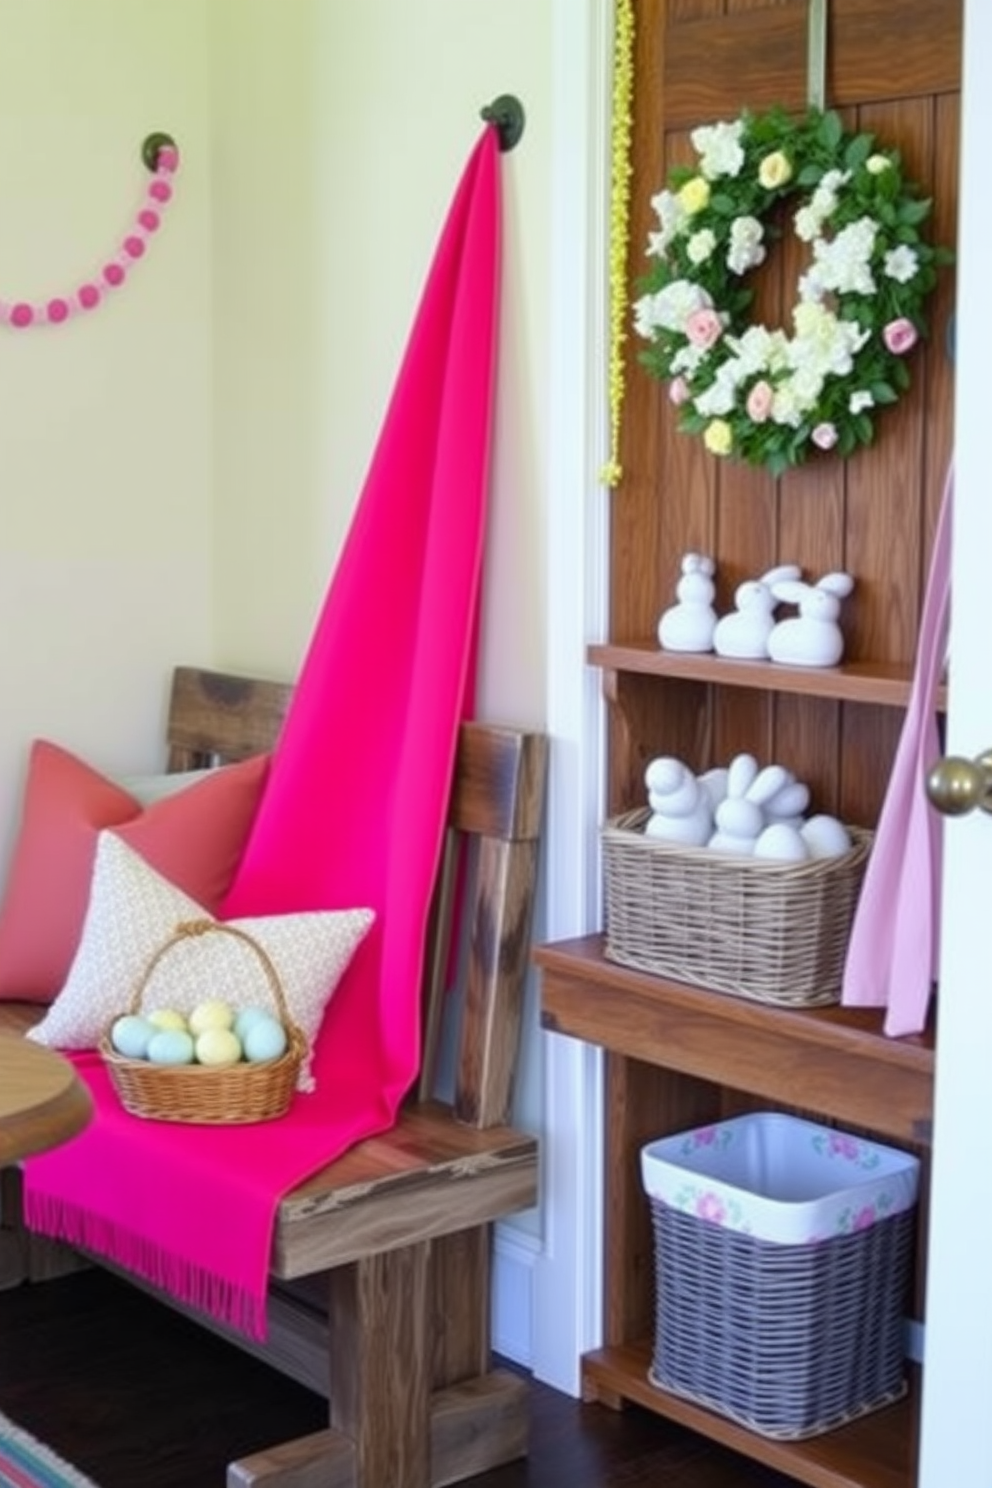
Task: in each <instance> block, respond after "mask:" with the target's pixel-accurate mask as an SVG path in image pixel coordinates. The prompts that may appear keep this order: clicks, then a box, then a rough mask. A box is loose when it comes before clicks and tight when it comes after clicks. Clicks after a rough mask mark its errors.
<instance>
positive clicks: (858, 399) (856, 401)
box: [847, 388, 875, 413]
mask: <svg viewBox="0 0 992 1488" xmlns="http://www.w3.org/2000/svg"><path fill="white" fill-rule="evenodd" d="M874 406H875V399H874V398H873V397H872V395H871V393H870V392H869V391H868V389H867V388H859V389H858V391H857V392H854V393H852V394H851V396H850V398H849V399H848V403H847V407H848V411H849V412H850V413H864V411H865V409H866V408H874Z"/></svg>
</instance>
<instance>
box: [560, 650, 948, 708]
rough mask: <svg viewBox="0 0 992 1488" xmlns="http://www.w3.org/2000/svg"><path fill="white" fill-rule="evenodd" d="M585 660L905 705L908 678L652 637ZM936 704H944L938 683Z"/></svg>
mask: <svg viewBox="0 0 992 1488" xmlns="http://www.w3.org/2000/svg"><path fill="white" fill-rule="evenodd" d="M587 660H588V661H589V663H590V664H591V665H592V666H596V667H599V668H601V669H602V670H603V671H608V672H610V671H612V672H634V673H639V674H641V675H643V676H647V677H676V678H681V679H682V680H683V681H689V682H709V683H717V684H719V685H720V686H723V687H749V688H753V689H755V690H757V691H761V692H786V693H794V694H796V695H799V696H803V697H822V698H831V699H833V700H834V701H835V702H847V703H874V704H878V705H881V706H883V707H889V708H904V707H905V706H906V704H907V703H908V701H909V692H910V685H911V680H912V673H911V669H910V668H909V667H908V666H894V665H891V664H888V663H885V662H850V663H846V664H845V665H843V666H837V667H790V666H780V665H779V664H778V663H777V662H771V661H768V662H764V661H735V660H734V659H733V658H731V657H723V656H715V655H713V654H712V653H711V652H684V651H663V650H662V649H661V648H660V647H659V646H658V644H657V642H656V641H652V640H643V641H627V642H604V643H601V644H597V645H592V646H590V647H589V649H588V652H587ZM937 707H938V709H940V710H944V709H946V707H947V688H946V686H943V685H942V686H941V687H940V688H939V689H938V694H937Z"/></svg>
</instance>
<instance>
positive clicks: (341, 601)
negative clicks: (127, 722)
mask: <svg viewBox="0 0 992 1488" xmlns="http://www.w3.org/2000/svg"><path fill="white" fill-rule="evenodd" d="M498 164H499V140H498V134H497V131H496V129H495V128H494V127H493V126H487V128H486V129H485V131H484V132H483V134H482V136H481V138H480V139H479V141H478V143H477V145H476V146H475V148H474V150H473V152H472V154H471V157H470V159H469V161H468V163H467V165H466V168H465V170H464V173H463V175H462V178H461V181H460V183H459V185H458V187H457V190H456V193H455V197H454V199H453V202H452V205H451V208H450V211H449V214H448V218H447V221H446V223H445V226H444V230H443V232H442V235H441V238H440V241H439V244H438V247H437V250H436V252H435V257H434V262H433V264H432V267H431V271H430V274H429V277H428V281H427V284H426V287H425V291H424V295H423V298H422V301H421V305H420V308H419V311H418V315H417V318H416V322H415V324H414V327H413V330H412V333H411V337H410V340H409V343H408V347H407V351H406V355H405V357H404V360H403V364H402V367H401V369H400V372H399V376H398V379H397V383H396V387H395V391H394V394H393V398H392V400H391V403H390V406H389V409H388V411H387V414H386V418H385V420H384V423H383V427H382V431H381V434H380V438H379V441H378V444H377V447H376V450H375V453H374V456H373V459H372V462H371V465H370V468H369V472H368V475H367V478H366V482H365V486H364V489H363V492H362V495H361V498H360V500H359V503H358V507H357V509H356V512H355V516H354V519H353V522H352V525H351V529H350V531H349V534H348V537H347V540H346V542H345V545H344V549H343V551H342V554H341V557H340V560H339V563H338V565H337V568H336V571H335V573H334V576H333V578H332V581H331V585H330V588H329V591H328V594H327V598H326V601H325V603H324V606H323V610H322V612H321V614H320V617H319V619H318V621H317V625H316V628H315V632H314V635H313V638H312V641H311V644H310V648H309V651H308V654H307V656H306V658H305V661H304V665H303V667H302V670H301V674H300V677H299V679H298V683H297V686H296V689H295V692H294V697H293V702H292V704H291V707H290V710H289V713H288V715H287V718H286V721H285V725H284V728H283V731H282V736H281V738H280V740H279V743H278V746H277V748H276V749H275V751H274V753H273V757H272V762H271V767H270V771H269V778H268V781H267V785H266V789H265V794H264V796H263V798H262V801H261V803H260V806H259V810H258V814H257V817H256V820H255V824H254V827H253V830H252V834H251V837H250V839H249V842H248V845H247V848H246V851H245V854H244V857H243V860H242V863H241V866H240V869H239V872H238V874H237V875H236V878H235V881H234V883H233V885H232V888H231V890H230V892H229V895H228V899H227V901H226V903H225V905H224V906H223V909H222V917H226V918H231V917H233V916H235V915H237V916H245V915H253V914H272V913H284V912H292V911H297V910H305V909H318V908H336V907H347V906H355V905H369V906H371V907H372V908H373V909H375V911H376V914H377V921H376V924H375V926H374V928H373V930H372V931H371V932H370V934H369V936H368V937H367V939H366V941H365V942H364V943H363V944H362V946H361V947H360V948H359V951H358V954H357V956H356V958H355V961H354V963H353V964H352V966H351V968H350V969H349V971H348V972H347V974H346V976H345V978H344V980H343V982H342V984H341V986H340V987H339V989H338V991H337V993H336V995H335V997H334V999H333V1001H332V1003H331V1006H330V1009H329V1011H328V1014H327V1017H326V1018H325V1021H324V1025H323V1027H322V1030H321V1033H320V1036H319V1038H318V1040H317V1045H316V1050H315V1058H314V1072H315V1075H316V1078H317V1091H316V1093H315V1094H313V1095H310V1096H297V1097H296V1098H295V1100H294V1103H293V1106H292V1108H291V1110H290V1111H289V1113H288V1114H287V1115H286V1116H285V1117H283V1118H281V1119H280V1120H279V1121H275V1122H268V1123H260V1124H257V1125H254V1126H249V1127H229V1128H223V1127H194V1126H179V1125H169V1124H164V1123H156V1122H151V1123H149V1122H143V1121H141V1120H139V1119H136V1118H133V1117H130V1116H127V1115H126V1114H125V1113H124V1112H123V1111H122V1110H121V1109H120V1106H119V1104H118V1102H117V1100H116V1097H115V1096H114V1094H113V1091H112V1090H111V1088H110V1086H109V1082H108V1080H107V1077H106V1075H105V1073H104V1070H103V1068H102V1065H101V1063H100V1060H99V1058H98V1057H97V1056H95V1055H82V1056H78V1058H77V1063H78V1065H79V1067H80V1069H81V1070H82V1073H83V1074H84V1076H85V1078H86V1079H87V1081H88V1082H89V1084H90V1087H91V1089H92V1090H93V1092H94V1095H95V1098H96V1104H97V1117H96V1120H95V1121H94V1122H93V1124H92V1125H91V1126H90V1128H89V1129H88V1130H87V1131H86V1132H84V1133H82V1135H81V1136H80V1137H78V1138H77V1139H75V1140H74V1141H73V1142H72V1143H70V1144H68V1145H67V1146H66V1147H64V1148H60V1149H57V1150H55V1151H54V1152H51V1153H47V1154H45V1155H44V1156H41V1157H38V1158H33V1159H32V1160H31V1161H30V1162H29V1163H28V1164H27V1171H26V1183H25V1200H26V1203H25V1212H26V1216H27V1220H28V1223H29V1224H30V1225H31V1226H32V1227H33V1228H35V1229H39V1230H41V1231H43V1232H44V1233H46V1234H50V1235H56V1236H60V1237H63V1238H65V1239H68V1240H70V1241H73V1242H75V1243H77V1244H83V1245H85V1246H87V1247H89V1248H91V1249H93V1250H94V1251H96V1252H97V1253H98V1254H101V1255H104V1256H106V1257H108V1258H109V1259H112V1260H115V1261H118V1262H120V1263H121V1264H122V1265H124V1266H126V1267H128V1268H129V1269H131V1270H133V1271H135V1272H136V1273H138V1274H139V1275H142V1276H145V1277H147V1278H148V1279H149V1280H151V1281H153V1282H155V1283H156V1284H158V1285H161V1286H164V1287H166V1288H167V1289H169V1290H170V1291H172V1292H173V1293H174V1294H175V1295H176V1296H178V1297H179V1298H180V1299H182V1300H184V1301H186V1302H189V1303H191V1304H192V1305H194V1306H197V1307H200V1308H202V1309H204V1310H205V1311H208V1312H210V1313H212V1314H213V1315H214V1316H217V1317H219V1318H221V1319H223V1320H225V1321H227V1322H229V1323H232V1324H233V1325H234V1326H236V1327H239V1328H242V1329H243V1330H244V1331H246V1332H248V1333H250V1334H252V1335H254V1336H256V1337H263V1336H264V1334H265V1310H264V1299H265V1290H266V1281H267V1276H268V1262H269V1252H270V1245H271V1236H272V1228H273V1221H274V1216H275V1211H276V1207H277V1204H278V1201H279V1198H280V1196H281V1195H282V1194H283V1193H285V1192H286V1191H287V1190H288V1189H290V1188H292V1187H294V1186H295V1185H296V1184H297V1183H299V1182H301V1181H302V1180H303V1179H304V1178H305V1177H307V1176H308V1175H309V1174H310V1173H312V1172H314V1171H315V1170H316V1169H318V1168H320V1167H322V1166H323V1165H324V1164H325V1163H326V1162H328V1161H330V1160H332V1159H333V1158H334V1157H336V1156H338V1155H339V1154H340V1153H341V1152H342V1151H343V1150H345V1149H346V1148H347V1147H349V1146H351V1145H352V1144H353V1143H354V1142H355V1141H356V1140H358V1139H360V1138H362V1137H364V1136H367V1135H370V1134H372V1133H374V1132H376V1131H381V1130H383V1129H385V1128H387V1127H389V1126H390V1125H392V1123H393V1121H394V1120H395V1117H396V1114H397V1109H398V1106H399V1102H400V1100H401V1098H402V1096H403V1095H404V1094H405V1092H406V1091H407V1089H408V1088H409V1086H410V1085H411V1083H412V1081H413V1079H414V1078H415V1076H416V1073H417V1070H418V1067H419V1061H420V984H421V969H422V962H423V955H424V947H425V938H426V926H427V920H428V913H429V906H430V897H431V890H432V885H433V880H434V876H435V871H436V868H437V865H438V863H439V859H440V851H441V843H442V838H443V831H444V823H445V816H446V803H447V797H448V792H449V787H450V782H451V776H452V767H453V763H454V754H455V746H456V740H457V734H458V727H459V724H460V722H461V720H462V719H463V718H465V717H468V716H471V712H472V709H473V705H474V683H475V653H476V635H477V627H478V618H479V601H480V589H481V574H482V554H483V542H484V536H485V526H486V505H487V502H486V496H487V486H488V475H489V462H490V441H491V427H492V413H493V394H494V388H495V371H496V342H497V326H498V319H499V270H500V216H501V211H500V191H499V170H498ZM124 990H125V989H122V1003H123V1001H124Z"/></svg>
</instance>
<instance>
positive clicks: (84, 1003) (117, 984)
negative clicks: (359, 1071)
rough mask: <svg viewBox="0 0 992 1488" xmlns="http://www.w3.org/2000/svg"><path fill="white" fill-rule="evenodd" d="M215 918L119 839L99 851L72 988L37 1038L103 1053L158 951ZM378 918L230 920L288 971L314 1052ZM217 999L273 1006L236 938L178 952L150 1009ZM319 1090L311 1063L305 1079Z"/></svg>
mask: <svg viewBox="0 0 992 1488" xmlns="http://www.w3.org/2000/svg"><path fill="white" fill-rule="evenodd" d="M213 919H214V917H213V915H211V914H208V912H207V911H206V910H205V909H203V908H202V906H201V905H199V904H197V903H196V901H195V900H194V899H191V898H190V897H189V895H188V894H184V893H183V892H182V890H181V889H177V888H176V887H175V885H174V884H171V883H170V882H169V881H168V879H166V878H163V877H162V875H161V874H160V873H156V871H155V869H154V868H151V867H149V865H148V864H147V863H146V862H145V860H144V858H142V857H140V856H139V854H138V853H136V852H135V851H134V850H133V849H132V848H130V847H128V845H127V843H125V842H123V841H122V840H121V838H120V837H118V836H116V835H115V834H114V833H113V832H110V831H105V832H101V833H100V836H99V840H98V843H97V852H96V862H95V864H94V869H93V881H92V884H91V887H90V899H89V907H88V908H87V911H86V919H85V922H84V924H83V933H82V936H81V938H80V942H79V948H78V950H77V951H76V955H75V958H74V960H73V963H72V966H71V967H70V970H69V975H68V978H67V980H66V983H65V986H64V987H63V988H62V991H61V992H60V993H59V995H58V997H57V998H56V999H55V1001H54V1002H53V1003H52V1005H51V1006H50V1007H49V1009H48V1011H47V1013H46V1015H45V1017H44V1018H43V1019H42V1021H41V1022H40V1023H38V1024H36V1026H35V1027H34V1028H32V1029H31V1030H30V1033H29V1034H28V1037H29V1038H32V1039H34V1040H35V1041H36V1042H37V1043H39V1044H46V1045H47V1046H48V1047H49V1048H56V1049H93V1048H96V1046H97V1045H98V1044H99V1042H100V1039H101V1038H102V1036H103V1034H104V1033H105V1032H106V1029H107V1027H108V1025H109V1024H110V1023H111V1021H112V1020H113V1019H114V1018H115V1017H116V1015H117V1014H118V1013H122V1012H125V1011H127V1009H128V1008H129V1006H130V1003H131V999H132V996H133V994H134V990H135V988H136V986H137V985H138V983H139V981H140V979H141V977H142V975H143V974H144V971H145V969H146V967H147V966H148V963H149V961H150V960H151V958H152V956H153V955H154V954H155V952H156V951H157V950H158V949H159V948H160V947H161V946H162V945H164V943H165V942H166V940H168V939H169V937H170V936H171V935H172V934H173V932H174V930H175V928H176V926H177V925H178V924H180V923H181V922H182V921H184V920H211V921H212V920H213ZM374 919H375V914H374V911H373V910H371V909H348V910H313V911H311V912H308V913H303V914H287V915H262V916H259V917H258V918H255V919H241V920H230V921H228V922H226V923H229V924H231V925H232V926H234V927H235V928H236V929H238V930H243V931H245V932H246V933H247V934H249V935H250V936H251V937H252V939H253V940H256V941H257V942H258V943H259V945H260V946H262V948H263V949H264V951H265V952H266V954H267V955H268V957H269V959H270V961H271V962H272V964H273V966H274V968H275V970H276V972H277V973H278V976H279V980H280V983H281V984H282V989H283V994H284V996H285V999H286V1005H287V1008H288V1011H289V1015H290V1017H291V1018H292V1020H293V1022H294V1023H296V1025H297V1027H298V1028H299V1029H300V1030H301V1032H302V1033H303V1035H304V1037H305V1038H306V1041H307V1046H308V1049H309V1048H312V1046H313V1042H314V1040H315V1038H316V1037H317V1031H318V1029H319V1027H320V1023H321V1019H322V1018H323V1016H324V1010H325V1008H326V1007H327V1004H328V1003H329V1002H330V1000H331V996H332V995H333V993H334V990H335V988H336V987H337V985H338V982H339V981H340V980H341V977H342V975H343V974H344V972H345V969H346V968H347V966H348V963H349V962H350V960H351V958H352V956H353V955H354V954H355V951H356V950H357V949H358V946H359V945H360V943H361V941H362V940H363V939H364V937H365V935H366V934H367V933H368V931H369V929H370V928H371V925H372V922H373V920H374ZM207 997H218V998H221V999H222V1000H223V1001H226V1002H230V1003H231V1004H232V1005H234V1006H237V1007H247V1006H254V1005H258V1004H261V1005H263V1006H265V1005H271V1004H272V1002H273V1000H274V999H273V994H272V991H271V988H270V986H269V983H268V980H267V978H266V974H265V971H264V970H263V968H262V965H261V963H260V961H259V959H258V957H257V956H256V955H255V953H254V951H253V950H252V948H251V947H250V946H246V945H245V944H244V943H243V942H242V941H240V940H238V939H237V938H236V937H235V936H233V935H222V934H216V935H212V934H207V935H200V936H197V937H195V938H194V939H191V940H188V941H184V942H181V943H179V944H176V945H174V946H173V947H171V948H170V950H169V951H168V952H167V953H166V954H165V955H164V956H163V957H162V959H161V960H160V961H159V963H158V965H157V966H156V967H155V970H154V971H153V973H152V975H151V977H150V979H149V981H148V984H147V987H146V989H145V993H144V995H143V997H142V1003H141V1005H142V1008H143V1009H144V1010H145V1011H146V1012H148V1011H151V1010H152V1009H153V1008H157V1007H173V1008H176V1009H178V1011H180V1012H184V1013H188V1012H191V1011H192V1009H193V1008H194V1007H195V1006H196V1004H197V1003H198V1002H202V1001H204V1000H205V998H207ZM298 1084H299V1088H300V1089H301V1090H312V1089H313V1084H314V1082H313V1076H312V1074H311V1071H310V1061H309V1058H307V1059H305V1060H304V1062H303V1065H302V1067H301V1070H300V1078H299V1081H298Z"/></svg>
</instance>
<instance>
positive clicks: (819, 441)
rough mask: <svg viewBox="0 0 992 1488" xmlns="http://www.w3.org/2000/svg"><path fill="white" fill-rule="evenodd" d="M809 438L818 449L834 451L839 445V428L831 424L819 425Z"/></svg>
mask: <svg viewBox="0 0 992 1488" xmlns="http://www.w3.org/2000/svg"><path fill="white" fill-rule="evenodd" d="M809 437H810V439H812V441H813V443H814V444H815V445H816V447H817V449H821V450H832V449H833V447H834V445H835V444H836V443H837V426H836V424H831V423H822V424H817V426H816V428H815V429H814V430H813V432H812V434H811V435H810V436H809Z"/></svg>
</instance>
